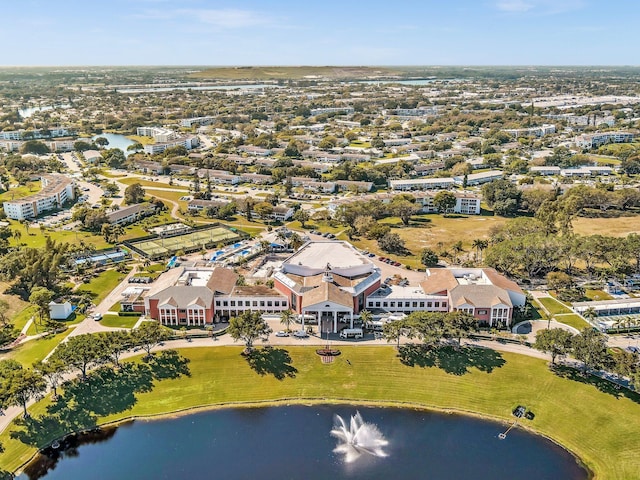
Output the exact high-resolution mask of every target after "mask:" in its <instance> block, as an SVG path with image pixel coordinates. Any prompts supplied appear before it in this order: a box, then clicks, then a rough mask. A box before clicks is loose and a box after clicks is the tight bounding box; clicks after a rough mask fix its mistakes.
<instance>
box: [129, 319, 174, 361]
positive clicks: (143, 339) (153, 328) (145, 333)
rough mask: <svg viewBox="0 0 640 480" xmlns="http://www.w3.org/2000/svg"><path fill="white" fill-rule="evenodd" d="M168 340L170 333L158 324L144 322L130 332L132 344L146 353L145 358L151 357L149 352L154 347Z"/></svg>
mask: <svg viewBox="0 0 640 480" xmlns="http://www.w3.org/2000/svg"><path fill="white" fill-rule="evenodd" d="M169 338H171V333H170V332H169V331H168V330H167V329H165V328H164V327H163V326H162V325H160V324H159V323H158V322H144V323H143V324H142V325H140V326H139V327H138V328H136V329H134V330H132V331H131V341H132V344H133V345H137V346H139V347H141V348H142V349H143V350H144V351H145V352H147V355H146V356H147V358H148V357H150V356H151V350H152V349H153V348H154V347H156V346H158V345H160V344H161V343H162V342H164V341H165V340H168V339H169Z"/></svg>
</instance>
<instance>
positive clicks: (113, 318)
mask: <svg viewBox="0 0 640 480" xmlns="http://www.w3.org/2000/svg"><path fill="white" fill-rule="evenodd" d="M139 319H140V317H121V316H119V315H105V316H103V317H102V320H100V324H101V325H104V326H105V327H114V328H133V327H134V325H135V324H136V323H137V322H138V320H139Z"/></svg>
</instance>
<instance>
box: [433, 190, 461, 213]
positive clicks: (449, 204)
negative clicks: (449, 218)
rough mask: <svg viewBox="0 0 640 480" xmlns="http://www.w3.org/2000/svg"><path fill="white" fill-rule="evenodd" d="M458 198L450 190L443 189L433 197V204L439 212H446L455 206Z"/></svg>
mask: <svg viewBox="0 0 640 480" xmlns="http://www.w3.org/2000/svg"><path fill="white" fill-rule="evenodd" d="M457 201H458V198H457V197H456V196H455V195H454V194H453V193H451V192H448V191H446V190H443V191H441V192H438V193H436V195H435V197H433V206H434V207H435V208H436V210H438V212H440V213H447V212H451V211H453V209H454V208H456V203H457Z"/></svg>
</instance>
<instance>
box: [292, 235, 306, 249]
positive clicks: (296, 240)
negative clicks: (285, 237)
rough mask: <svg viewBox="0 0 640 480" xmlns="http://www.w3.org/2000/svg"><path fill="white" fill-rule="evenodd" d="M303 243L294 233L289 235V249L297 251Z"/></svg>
mask: <svg viewBox="0 0 640 480" xmlns="http://www.w3.org/2000/svg"><path fill="white" fill-rule="evenodd" d="M303 243H304V242H303V241H302V238H301V237H300V235H298V234H297V233H295V232H294V233H292V234H291V237H290V238H289V245H291V248H292V249H293V250H298V248H300V247H301V246H302V244H303Z"/></svg>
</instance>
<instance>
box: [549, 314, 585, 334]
mask: <svg viewBox="0 0 640 480" xmlns="http://www.w3.org/2000/svg"><path fill="white" fill-rule="evenodd" d="M553 318H554V320H556V321H557V322H560V323H564V324H565V325H569V326H570V327H573V328H577V329H578V330H582V329H583V328H585V327H588V326H589V324H588V323H587V322H585V321H584V319H583V318H582V317H581V316H580V315H578V314H576V313H565V314H560V315H555V316H554V317H553Z"/></svg>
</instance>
